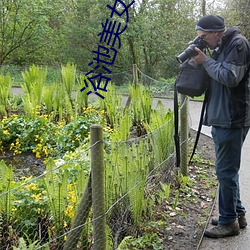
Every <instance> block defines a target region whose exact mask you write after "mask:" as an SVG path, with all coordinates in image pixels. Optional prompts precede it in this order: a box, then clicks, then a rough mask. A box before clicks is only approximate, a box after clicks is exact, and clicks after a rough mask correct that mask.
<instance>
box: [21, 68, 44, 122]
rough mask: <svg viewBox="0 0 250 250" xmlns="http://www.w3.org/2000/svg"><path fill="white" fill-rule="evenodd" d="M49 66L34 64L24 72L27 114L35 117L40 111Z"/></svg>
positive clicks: (23, 85) (24, 98)
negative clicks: (43, 66)
mask: <svg viewBox="0 0 250 250" xmlns="http://www.w3.org/2000/svg"><path fill="white" fill-rule="evenodd" d="M46 75H47V68H45V69H43V68H41V67H38V66H35V65H32V66H31V67H30V68H29V70H25V71H23V72H22V76H23V80H24V82H23V83H22V84H21V87H22V89H23V91H24V97H23V103H24V111H25V113H26V115H28V116H29V117H32V118H34V117H35V116H36V115H37V113H39V112H40V105H41V102H42V97H43V90H44V85H45V82H46Z"/></svg>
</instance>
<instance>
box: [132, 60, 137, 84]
mask: <svg viewBox="0 0 250 250" xmlns="http://www.w3.org/2000/svg"><path fill="white" fill-rule="evenodd" d="M133 78H134V84H135V85H137V84H138V71H137V65H136V64H133Z"/></svg>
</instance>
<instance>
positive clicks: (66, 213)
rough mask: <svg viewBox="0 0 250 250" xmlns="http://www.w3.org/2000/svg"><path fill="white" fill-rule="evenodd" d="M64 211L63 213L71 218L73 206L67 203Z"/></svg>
mask: <svg viewBox="0 0 250 250" xmlns="http://www.w3.org/2000/svg"><path fill="white" fill-rule="evenodd" d="M64 213H65V215H68V216H69V218H73V217H74V212H73V206H72V205H68V206H67V208H66V211H64Z"/></svg>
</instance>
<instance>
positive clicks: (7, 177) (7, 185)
mask: <svg viewBox="0 0 250 250" xmlns="http://www.w3.org/2000/svg"><path fill="white" fill-rule="evenodd" d="M13 186H14V176H13V170H12V166H11V165H9V166H6V164H5V163H4V161H3V160H1V161H0V213H1V214H2V215H4V216H5V221H6V222H7V223H8V222H9V221H10V218H11V214H12V206H13V199H14V197H13V193H12V192H11V189H12V188H13Z"/></svg>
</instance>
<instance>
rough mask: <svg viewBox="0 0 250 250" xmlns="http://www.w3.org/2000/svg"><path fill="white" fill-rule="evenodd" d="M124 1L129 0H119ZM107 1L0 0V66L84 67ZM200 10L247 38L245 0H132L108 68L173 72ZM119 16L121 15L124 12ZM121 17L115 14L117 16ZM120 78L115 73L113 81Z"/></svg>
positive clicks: (166, 75) (153, 74) (157, 74)
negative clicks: (218, 18) (136, 67)
mask: <svg viewBox="0 0 250 250" xmlns="http://www.w3.org/2000/svg"><path fill="white" fill-rule="evenodd" d="M124 2H125V3H126V4H127V5H128V4H129V3H130V2H131V1H130V0H125V1H124ZM114 3H115V1H111V0H103V1H101V2H100V1H97V0H56V1H55V0H33V1H28V0H15V1H1V3H0V9H1V11H0V33H1V36H0V44H1V46H0V65H10V64H15V65H18V66H27V65H31V64H33V63H35V64H40V65H49V66H53V65H56V66H59V65H61V64H66V63H68V62H71V63H74V64H76V65H77V67H78V68H79V69H80V70H81V71H83V72H88V71H89V70H90V69H89V66H88V63H90V62H91V60H92V58H93V55H92V50H94V49H96V47H97V45H98V42H99V37H98V36H97V35H98V33H99V32H100V31H101V30H102V25H101V24H102V23H105V20H106V19H107V18H109V17H110V9H109V8H107V7H106V5H107V4H109V5H111V6H113V4H114ZM205 14H220V15H222V16H223V17H224V18H225V22H226V25H227V26H228V27H229V26H231V25H238V26H239V27H240V28H241V29H242V32H243V33H244V34H245V35H246V36H247V37H248V38H250V31H249V23H250V22H249V2H248V1H246V0H236V1H235V0H234V1H232V0H224V1H215V0H199V1H195V0H188V1H181V0H157V1H156V0H137V1H135V4H134V5H133V6H132V7H131V8H130V9H129V23H128V28H127V29H126V32H124V33H123V34H122V35H121V48H120V50H119V53H118V54H117V58H116V61H115V63H114V64H113V65H112V67H111V70H112V73H113V74H114V73H119V72H121V71H126V70H130V69H131V65H132V64H137V65H138V67H139V68H140V69H141V70H142V71H143V72H145V74H147V75H149V76H151V77H154V78H156V79H157V78H159V77H163V78H165V79H167V78H170V77H173V76H175V75H176V73H177V72H178V63H177V62H176V60H175V57H176V55H178V54H179V53H180V52H181V51H182V50H183V49H184V48H185V47H186V46H187V43H188V42H189V41H190V40H192V39H193V38H194V37H195V32H194V25H195V23H196V21H197V19H198V18H199V17H200V16H202V15H205ZM124 18H125V17H124ZM117 21H119V22H121V21H122V20H121V18H120V19H119V20H117ZM123 81H124V79H122V78H119V77H116V79H115V82H116V83H117V84H120V83H124V82H123Z"/></svg>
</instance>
